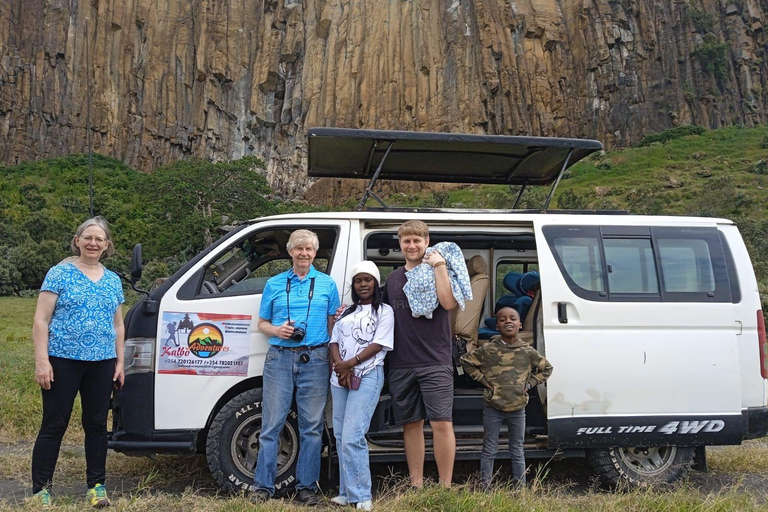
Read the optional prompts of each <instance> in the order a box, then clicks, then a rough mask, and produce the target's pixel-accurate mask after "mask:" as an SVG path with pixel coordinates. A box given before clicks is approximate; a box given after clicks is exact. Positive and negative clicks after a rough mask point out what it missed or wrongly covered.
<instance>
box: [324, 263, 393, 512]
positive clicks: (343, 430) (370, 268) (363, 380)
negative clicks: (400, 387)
mask: <svg viewBox="0 0 768 512" xmlns="http://www.w3.org/2000/svg"><path fill="white" fill-rule="evenodd" d="M380 280H381V276H380V274H379V269H378V268H377V267H376V265H375V264H374V263H373V262H372V261H361V262H360V263H358V264H357V265H355V267H354V268H353V269H352V283H351V285H352V301H353V304H352V305H351V306H349V307H348V308H347V309H346V310H345V311H344V312H343V313H342V315H341V317H339V319H338V320H337V321H336V324H335V325H334V327H333V334H332V335H331V341H330V345H329V351H330V354H331V363H332V365H333V372H332V373H331V395H333V433H334V436H335V437H336V451H337V453H338V455H339V468H340V471H339V495H338V496H336V497H335V498H333V499H331V503H333V504H334V505H342V506H343V505H349V504H352V503H356V504H357V509H358V510H371V508H372V495H371V470H370V466H369V463H368V442H367V441H366V439H365V434H366V433H367V432H368V428H369V427H370V425H371V416H372V415H373V411H374V410H375V409H376V404H378V402H379V394H380V393H381V388H382V387H383V386H384V356H385V353H386V352H387V351H389V350H392V347H393V345H394V325H395V320H394V313H393V312H392V308H391V307H390V306H389V305H387V304H384V303H383V302H382V297H381V283H380Z"/></svg>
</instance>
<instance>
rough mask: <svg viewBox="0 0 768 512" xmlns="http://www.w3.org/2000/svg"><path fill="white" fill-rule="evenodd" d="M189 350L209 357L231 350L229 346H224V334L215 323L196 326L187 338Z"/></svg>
mask: <svg viewBox="0 0 768 512" xmlns="http://www.w3.org/2000/svg"><path fill="white" fill-rule="evenodd" d="M187 345H189V351H190V352H192V353H193V354H195V355H196V356H197V357H202V358H209V357H213V356H215V355H216V354H218V353H219V352H229V347H225V346H224V335H223V334H221V330H219V328H218V327H216V326H215V325H213V324H200V325H198V326H196V327H195V328H194V329H193V330H192V332H191V333H189V339H188V340H187Z"/></svg>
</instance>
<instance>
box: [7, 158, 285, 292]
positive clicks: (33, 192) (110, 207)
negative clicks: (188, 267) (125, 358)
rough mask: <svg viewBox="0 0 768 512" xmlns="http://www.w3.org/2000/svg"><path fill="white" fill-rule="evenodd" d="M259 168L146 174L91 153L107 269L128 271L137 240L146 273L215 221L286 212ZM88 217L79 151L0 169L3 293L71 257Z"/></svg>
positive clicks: (188, 164)
mask: <svg viewBox="0 0 768 512" xmlns="http://www.w3.org/2000/svg"><path fill="white" fill-rule="evenodd" d="M263 169H264V164H263V162H262V161H261V160H259V159H257V158H253V157H249V158H244V159H241V160H237V161H234V162H219V163H212V162H207V161H203V160H199V159H189V160H184V161H180V162H177V163H174V164H171V165H168V166H165V167H162V168H160V169H157V170H156V171H155V172H154V173H153V174H143V173H140V172H137V171H135V170H133V169H131V168H130V167H128V166H126V165H124V164H123V163H122V162H120V161H118V160H115V159H112V158H108V157H104V156H100V155H94V156H93V184H94V214H95V215H102V216H103V217H105V218H106V219H107V220H108V221H109V222H110V224H111V226H112V231H113V233H112V235H113V239H114V243H115V249H116V252H115V255H114V256H113V257H112V258H110V259H109V260H107V261H106V262H105V263H106V265H107V266H108V267H109V268H111V269H113V270H117V271H127V270H128V266H129V262H130V252H131V248H132V247H133V245H134V244H136V243H141V244H142V245H143V249H144V260H145V263H146V267H147V270H148V271H150V272H147V274H152V275H151V276H149V277H159V275H160V273H162V275H169V274H170V273H172V272H174V271H175V270H176V269H178V268H179V267H180V266H181V265H183V264H184V262H186V261H187V260H188V259H189V258H191V257H192V256H194V255H195V254H196V253H198V252H199V251H201V250H202V249H203V248H204V247H206V246H207V245H209V244H210V243H211V242H212V240H213V239H214V238H217V237H218V236H219V235H220V234H221V233H220V232H217V228H218V227H219V226H222V225H223V224H233V223H235V222H238V221H244V220H248V219H251V218H255V217H259V216H262V215H270V214H274V213H279V212H280V211H283V210H285V209H286V208H285V207H283V206H282V205H281V204H280V203H278V202H277V201H275V200H274V199H272V191H271V189H270V188H269V186H268V185H267V182H266V180H265V178H264V177H263V176H262V175H261V174H260V172H259V171H260V170H263ZM88 216H89V198H88V162H87V157H86V156H85V155H72V156H68V157H63V158H57V159H52V160H43V161H39V162H29V163H24V164H20V165H16V166H13V167H6V168H0V295H11V294H18V293H21V292H23V291H24V290H28V289H37V288H39V287H40V284H41V283H42V280H43V278H44V277H45V273H46V271H47V270H48V268H50V267H51V266H52V265H54V264H56V263H58V262H59V261H61V260H62V259H63V258H65V257H67V256H70V255H71V251H70V248H69V243H70V240H71V238H72V235H73V234H74V232H75V230H76V229H77V226H78V225H79V224H80V223H81V222H83V221H84V220H85V219H86V218H88ZM155 274H157V275H155ZM147 284H149V283H147Z"/></svg>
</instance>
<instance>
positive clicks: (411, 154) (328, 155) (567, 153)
mask: <svg viewBox="0 0 768 512" xmlns="http://www.w3.org/2000/svg"><path fill="white" fill-rule="evenodd" d="M307 139H308V141H309V165H308V172H309V175H310V176H312V177H313V178H363V179H369V180H370V183H369V186H368V189H367V190H366V193H365V196H364V197H363V199H362V200H361V203H360V207H362V205H364V204H365V201H366V200H367V198H368V196H372V197H373V198H375V199H376V200H377V201H378V202H379V203H381V204H382V205H383V206H385V207H386V205H384V203H383V202H382V201H381V200H380V199H379V198H378V197H377V196H376V195H375V194H374V193H373V192H372V187H373V185H374V184H375V182H376V180H378V179H383V180H409V181H427V182H439V183H485V184H495V185H523V186H527V185H550V184H553V183H554V185H553V187H552V190H551V191H550V194H549V198H548V200H547V202H546V204H545V206H544V208H545V209H546V208H547V206H548V205H549V200H551V197H552V194H553V193H554V189H555V187H556V186H557V182H558V181H559V179H560V177H561V176H562V173H563V172H564V171H565V170H566V169H567V168H568V167H570V166H571V165H573V164H574V163H576V162H578V161H579V160H581V159H582V158H584V157H585V156H587V155H589V154H590V153H593V152H595V151H599V150H601V149H603V145H602V144H601V143H600V142H599V141H596V140H588V139H564V138H551V137H513V136H505V135H467V134H459V133H434V132H404V131H388V130H355V129H346V128H311V129H310V130H309V131H308V132H307ZM521 195H522V191H521ZM513 208H514V207H513Z"/></svg>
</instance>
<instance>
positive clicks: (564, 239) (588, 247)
mask: <svg viewBox="0 0 768 512" xmlns="http://www.w3.org/2000/svg"><path fill="white" fill-rule="evenodd" d="M544 235H545V236H546V237H547V241H548V242H549V244H550V248H552V249H553V250H554V251H553V252H554V253H555V256H556V259H557V264H558V266H559V267H560V271H561V272H562V273H563V276H564V277H565V280H566V281H567V282H568V286H569V287H570V288H571V289H572V290H573V291H574V293H576V294H577V295H579V296H580V297H584V298H588V299H591V300H606V298H607V294H606V285H605V265H604V262H603V255H602V249H601V247H600V232H599V230H598V229H597V228H595V227H591V226H588V227H571V226H567V227H566V226H546V227H545V228H544Z"/></svg>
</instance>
